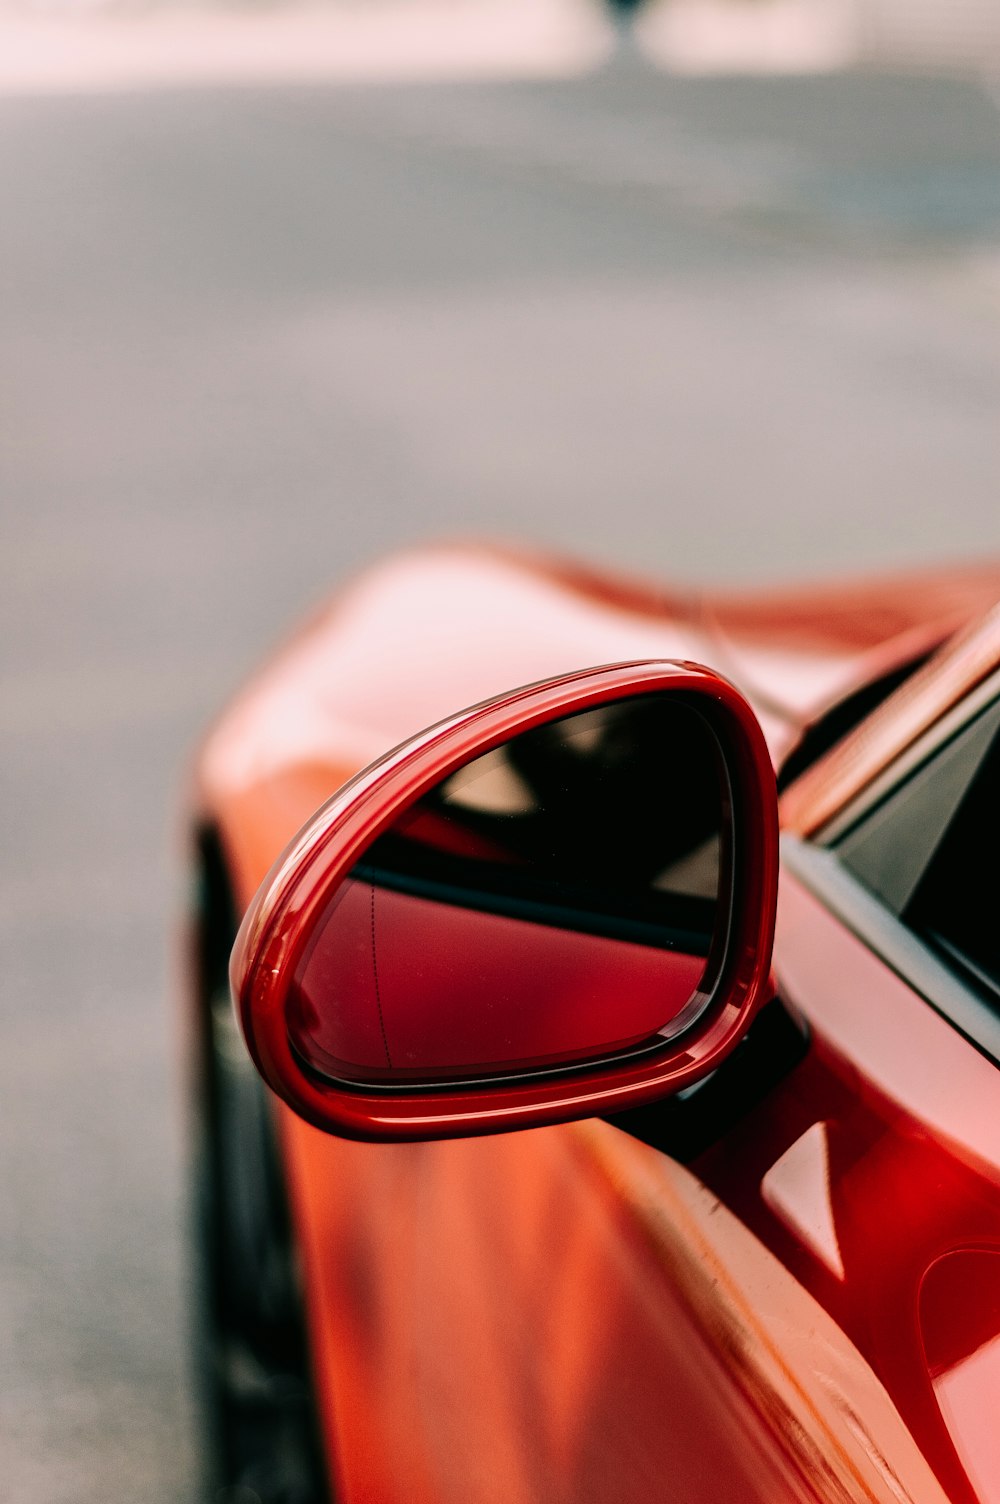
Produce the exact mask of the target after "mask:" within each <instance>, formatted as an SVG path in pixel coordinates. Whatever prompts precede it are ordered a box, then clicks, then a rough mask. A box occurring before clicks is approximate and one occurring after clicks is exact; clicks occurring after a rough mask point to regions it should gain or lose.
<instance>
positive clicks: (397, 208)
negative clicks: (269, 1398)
mask: <svg viewBox="0 0 1000 1504" xmlns="http://www.w3.org/2000/svg"><path fill="white" fill-rule="evenodd" d="M0 206H2V208H0V279H2V280H0V303H2V307H0V331H2V332H0V499H2V507H3V518H4V520H3V530H4V531H3V537H4V547H3V550H2V554H0V611H2V644H3V660H4V661H3V669H2V684H0V705H2V715H3V719H4V744H3V759H2V766H3V779H4V785H5V788H4V797H3V806H2V808H3V841H2V854H0V861H2V873H0V935H2V948H3V978H4V982H3V996H2V1009H3V1013H2V1035H0V1043H2V1048H0V1206H2V1208H3V1216H2V1223H0V1239H2V1243H0V1475H2V1479H3V1482H2V1485H0V1486H2V1491H3V1492H4V1493H5V1495H6V1496H8V1497H10V1498H15V1499H18V1500H23V1501H31V1504H64V1501H66V1504H68V1501H73V1504H88V1501H94V1504H98V1501H99V1504H115V1501H123V1504H124V1501H129V1504H132V1501H135V1500H138V1499H141V1500H143V1501H144V1504H158V1501H163V1504H167V1501H170V1504H176V1501H177V1500H181V1499H186V1498H191V1497H193V1495H194V1476H195V1472H194V1453H193V1443H192V1440H191V1437H192V1434H193V1428H192V1415H191V1411H192V1402H191V1399H190V1390H189V1383H188V1376H187V1368H186V1348H185V1342H186V1338H185V1321H186V1293H185V1282H186V1275H185V1262H184V1253H183V1231H182V1229H183V1219H182V1211H181V1208H182V1181H183V1173H182V1163H183V1155H182V1147H181V1139H182V1134H181V1105H180V1085H179V1071H178V1056H179V1050H178V1043H177V1042H178V1038H179V1032H180V1031H179V1023H178V1019H177V1016H176V1014H177V1009H176V1006H175V998H174V993H175V992H176V988H175V986H174V977H173V968H174V967H175V962H174V961H173V960H172V959H171V955H172V953H171V943H172V935H173V931H174V928H175V926H176V921H177V916H178V915H179V913H180V912H181V910H182V908H183V903H184V874H183V872H182V870H181V864H180V860H179V856H178V853H179V850H180V841H179V836H178V829H179V817H178V810H179V808H180V801H181V794H182V788H183V782H184V770H185V764H186V759H187V758H188V756H189V753H190V749H191V747H192V745H193V743H194V740H195V739H196V737H197V736H198V734H199V730H200V728H202V727H203V726H204V725H205V723H206V721H207V719H208V718H209V717H210V716H211V714H212V713H213V711H214V709H215V708H216V707H217V706H219V705H220V704H221V703H222V702H223V700H224V699H225V697H226V695H227V694H228V693H229V691H230V690H231V689H232V687H233V686H235V685H236V684H237V683H238V682H239V681H240V679H241V678H242V677H243V676H244V675H245V674H246V672H247V671H248V670H249V669H250V667H251V666H252V665H253V663H254V662H255V660H256V659H257V657H258V656H259V654H260V653H261V652H262V651H263V650H265V649H266V648H267V647H268V645H269V644H271V643H272V641H273V640H274V639H275V637H276V636H277V635H278V634H279V633H280V632H281V631H282V630H284V629H285V628H286V626H288V625H289V624H291V623H292V622H293V621H294V620H295V619H296V617H297V616H298V615H299V614H300V613H301V612H302V611H303V610H304V609H305V608H307V607H309V606H310V605H311V604H312V603H314V602H315V601H316V600H318V599H319V598H321V597H322V596H323V595H324V593H326V592H327V591H328V590H329V589H330V588H331V587H333V586H334V585H335V584H336V582H337V581H338V580H339V579H341V578H342V577H343V576H344V575H345V573H347V572H348V571H350V570H352V569H354V568H356V567H357V566H359V565H361V564H362V563H363V562H364V561H365V560H368V559H370V558H372V557H373V556H375V555H377V554H378V553H380V552H381V551H383V550H385V549H388V548H392V547H395V546H397V545H399V544H401V543H404V542H406V541H408V540H412V539H416V538H423V537H425V536H430V535H440V534H449V535H450V534H455V533H477V534H478V533H488V534H499V535H502V536H513V537H518V538H527V539H532V540H536V541H542V542H547V543H552V544H555V545H558V546H559V547H560V548H562V549H570V550H575V551H579V552H581V553H583V554H586V555H590V556H594V557H596V558H598V559H605V560H609V561H613V562H614V563H615V564H619V565H634V566H636V567H637V568H639V569H641V570H642V571H644V572H647V573H649V572H655V573H658V574H661V575H662V576H664V577H667V578H672V579H676V580H681V581H685V582H691V581H697V580H704V581H719V580H726V581H734V582H735V581H738V582H744V583H749V582H752V581H758V580H759V581H766V580H771V579H787V578H789V577H792V576H798V575H800V574H801V573H803V572H806V573H808V574H810V575H820V574H829V573H831V572H836V571H843V570H845V569H849V568H854V567H863V568H865V569H871V568H875V567H884V566H889V565H892V564H904V563H910V562H914V561H926V560H933V559H940V558H945V557H947V558H952V557H970V556H975V555H977V554H980V553H981V552H983V551H986V550H992V551H996V550H997V549H1000V495H998V484H997V483H998V479H1000V454H998V444H1000V423H998V417H1000V340H998V337H997V336H998V325H1000V112H998V108H997V104H996V102H995V100H994V99H993V98H991V97H990V95H989V94H988V93H987V92H986V91H985V90H984V89H980V88H978V87H977V86H975V85H973V84H971V83H963V82H961V81H957V80H954V81H948V80H936V81H935V80H930V79H928V80H923V81H921V80H916V79H913V80H907V79H904V78H895V77H885V76H875V75H867V76H854V77H816V78H812V79H799V80H793V79H786V80H779V79H771V80H768V79H763V78H762V79H756V80H738V79H729V80H725V79H718V80H714V81H709V80H702V81H698V80H694V79H690V80H685V81H682V80H679V79H676V78H674V79H670V78H664V77H658V76H655V75H653V74H652V73H642V72H641V71H638V70H636V71H631V72H630V71H629V70H628V69H625V68H620V69H613V70H611V71H610V72H609V73H607V74H603V75H601V76H598V77H593V78H590V79H587V80H582V81H575V82H538V81H536V82H532V83H524V82H522V83H510V84H499V83H495V84H490V85H486V84H479V85H475V86H473V85H463V84H460V83H453V84H449V85H447V86H435V87H431V86H428V85H420V84H413V85H409V86H406V87H403V86H388V85H387V86H380V87H377V88H376V87H361V86H358V87H348V86H340V87H301V88H284V87H273V88H242V89H236V88H234V89H230V90H223V89H211V88H204V89H201V90H187V91H186V90H182V89H175V90H162V91H159V92H155V93H152V94H141V93H137V94H128V93H120V94H114V95H106V96H102V95H100V94H91V95H89V96H81V97H72V96H68V95H63V96H58V97H57V96H53V97H49V98H45V97H34V98H21V99H13V98H11V99H7V100H3V101H0Z"/></svg>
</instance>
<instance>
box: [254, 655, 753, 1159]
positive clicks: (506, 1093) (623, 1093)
mask: <svg viewBox="0 0 1000 1504" xmlns="http://www.w3.org/2000/svg"><path fill="white" fill-rule="evenodd" d="M650 693H659V694H673V695H680V696H682V697H683V699H684V701H685V702H686V703H689V704H692V705H696V706H697V707H698V709H699V711H700V712H701V714H702V715H704V717H705V718H706V719H707V720H708V722H709V724H710V726H711V727H712V729H713V731H714V732H715V735H716V737H717V739H718V742H719V745H720V748H721V751H722V756H723V760H724V762H725V765H726V769H727V774H728V779H729V787H730V797H731V801H732V819H733V822H734V828H735V832H736V838H735V843H734V844H735V853H734V856H733V872H732V909H731V913H730V918H729V935H728V939H727V943H726V953H725V959H724V962H723V964H722V969H721V974H720V976H719V978H718V981H717V982H716V984H715V986H714V988H713V991H712V993H711V995H710V996H709V997H705V998H699V1000H698V1008H699V1011H698V1013H697V1015H696V1017H693V1018H691V1020H690V1024H689V1027H687V1028H686V1029H685V1031H684V1032H683V1033H682V1034H680V1036H679V1037H678V1038H677V1040H676V1042H667V1043H665V1045H664V1048H663V1049H662V1050H659V1049H657V1050H656V1051H654V1052H650V1053H645V1054H642V1055H632V1056H627V1057H624V1058H622V1059H612V1060H604V1061H601V1060H600V1059H599V1057H598V1058H593V1052H592V1058H591V1059H590V1060H589V1061H588V1062H587V1066H588V1068H587V1069H586V1070H584V1069H576V1068H573V1069H571V1070H567V1071H566V1072H565V1073H559V1074H558V1075H553V1076H548V1075H539V1076H537V1077H534V1078H532V1077H527V1078H523V1079H522V1078H517V1079H510V1080H508V1081H502V1082H500V1081H494V1082H490V1081H489V1079H487V1080H486V1081H485V1082H483V1083H481V1084H475V1085H470V1084H465V1085H462V1084H456V1085H455V1086H453V1087H450V1088H444V1089H442V1088H435V1087H433V1086H428V1085H420V1086H414V1087H413V1088H412V1089H410V1090H408V1091H407V1092H406V1093H405V1095H392V1094H390V1093H387V1092H385V1091H378V1090H373V1089H372V1086H371V1085H370V1084H368V1085H366V1084H364V1083H362V1082H358V1084H356V1085H354V1086H352V1087H351V1088H346V1087H344V1086H342V1085H339V1084H337V1083H336V1082H335V1081H333V1080H329V1079H324V1078H321V1077H319V1076H318V1075H316V1074H315V1073H312V1072H308V1071H306V1070H304V1069H303V1066H302V1064H301V1063H300V1058H299V1056H298V1054H297V1052H296V1050H295V1049H294V1048H293V1044H292V1040H291V1038H290V1036H289V1013H288V1007H289V1001H290V989H292V992H293V997H292V1001H294V986H293V984H294V980H295V978H296V975H297V973H299V968H300V963H301V962H302V960H303V958H304V957H305V956H306V953H307V951H308V948H309V946H310V943H311V942H312V940H313V937H314V935H315V934H316V932H317V927H318V926H320V925H321V923H322V922H323V921H324V919H325V917H326V915H327V910H328V905H329V902H330V898H331V895H333V894H336V893H338V891H339V890H340V888H341V885H342V884H343V882H344V881H345V880H346V879H347V878H348V876H349V874H350V873H351V871H352V869H353V868H354V866H355V864H356V863H357V861H358V860H359V858H360V857H361V856H362V854H363V853H364V852H365V851H366V850H367V849H368V847H369V846H370V845H371V843H372V842H373V841H374V840H375V839H376V838H377V837H378V836H379V835H380V834H382V833H383V832H384V831H385V830H387V829H388V828H389V827H390V826H391V825H393V824H394V822H395V821H396V820H397V819H398V817H399V815H400V814H401V813H402V812H403V811H404V810H406V809H407V808H409V807H410V806H412V805H414V804H415V803H416V801H417V800H419V799H420V798H421V797H422V795H423V794H425V793H426V792H427V791H428V790H430V789H432V788H434V787H436V786H437V785H438V784H440V783H441V781H442V780H443V779H445V778H447V777H448V776H449V775H451V774H452V773H454V772H455V771H456V769H458V768H460V767H463V766H464V765H465V764H467V763H468V762H470V761H471V760H472V759H473V758H475V757H478V756H481V755H482V754H483V753H485V752H487V751H489V750H491V749H492V748H494V747H497V746H499V745H501V744H502V743H504V742H506V741H508V740H509V739H510V738H511V736H513V735H514V734H515V733H520V732H524V731H527V730H530V729H531V728H533V727H535V726H539V725H542V724H543V723H546V722H549V721H552V720H555V719H557V718H559V717H560V716H563V715H568V714H570V713H574V712H579V711H583V710H588V709H592V708H595V707H597V706H604V705H608V704H611V703H614V702H616V701H621V700H624V699H630V698H633V697H635V696H637V695H641V694H650ZM678 793H679V797H681V798H683V790H680V791H678ZM776 884H777V818H776V803H775V795H774V779H773V772H772V770H771V766H770V762H769V759H768V756H767V750H766V747H765V745H764V741H763V738H762V736H761V734H760V731H759V728H758V726H757V723H756V720H755V719H754V716H753V714H752V712H751V711H750V709H749V707H748V705H747V704H746V701H745V700H744V699H743V698H742V696H741V695H740V694H739V693H738V692H737V691H736V690H734V689H733V688H732V686H731V685H729V684H728V683H727V682H726V681H725V680H723V679H720V678H719V677H718V676H717V675H715V674H713V673H711V672H709V671H707V670H704V669H700V668H698V667H696V666H692V665H690V664H678V663H663V662H657V661H654V662H646V663H631V664H623V665H612V666H609V667H606V668H600V669H588V670H584V671H582V672H578V673H574V674H569V675H564V676H561V677H560V678H558V679H555V680H549V681H545V682H543V683H542V684H538V685H533V686H529V687H528V688H526V689H522V690H519V691H517V692H515V693H512V694H507V695H503V696H501V697H499V698H498V699H496V700H493V701H490V702H487V703H486V704H484V705H479V706H475V707H473V708H472V709H471V710H468V711H465V712H463V713H462V714H460V715H458V716H454V717H452V718H451V719H449V720H447V721H445V722H444V723H442V724H440V725H438V726H435V727H432V728H431V729H430V730H429V731H426V732H424V733H422V734H421V735H419V736H417V737H416V738H414V739H413V740H412V741H411V742H409V743H406V744H404V745H403V746H402V747H400V748H397V749H396V750H395V751H394V752H392V753H389V754H387V755H386V756H385V757H384V758H382V759H380V760H379V761H377V762H376V763H374V764H373V765H372V766H371V767H370V768H368V769H366V770H365V771H364V772H362V773H361V774H359V775H358V776H357V777H356V778H355V779H353V780H351V781H350V782H349V783H348V784H346V785H345V786H344V788H343V789H342V790H341V792H340V793H339V794H337V795H335V796H334V798H333V799H332V800H330V801H329V803H328V804H326V805H325V806H324V807H323V808H322V809H321V810H320V811H319V812H318V813H317V815H316V816H315V817H314V818H313V819H312V820H311V821H310V822H309V823H308V824H307V825H306V827H305V828H304V829H303V830H302V831H301V832H300V834H299V835H298V836H297V837H296V838H295V840H294V841H293V842H292V843H291V844H290V846H289V847H288V848H287V849H286V851H285V852H284V853H283V855H282V856H281V857H280V858H279V859H278V861H277V863H276V864H275V866H274V867H273V869H272V871H271V873H270V874H269V876H268V878H267V880H266V881H265V883H264V884H263V885H262V886H261V888H260V890H259V892H258V894H257V896H256V898H255V899H254V901H253V903H252V904H251V905H250V908H249V909H248V911H247V914H246V917H245V918H244V921H243V924H242V926H241V928H240V933H239V936H238V938H237V942H236V946H235V947H234V950H233V959H232V965H231V977H232V985H233V995H234V997H235V998H236V999H237V1002H238V1008H239V1013H240V1019H241V1023H242V1027H243V1032H244V1037H245V1039H246V1042H247V1046H248V1048H249V1050H250V1053H251V1055H252V1056H253V1059H254V1061H255V1063H256V1065H257V1067H258V1069H259V1070H260V1072H261V1074H262V1075H263V1077H264V1079H265V1080H266V1081H267V1082H268V1084H269V1085H270V1086H271V1087H272V1089H273V1090H275V1091H276V1092H277V1093H278V1095H279V1096H281V1097H282V1098H283V1099H284V1100H285V1101H286V1102H288V1103H289V1104H290V1105H291V1106H292V1107H293V1108H294V1109H295V1111H296V1112H297V1113H299V1114H300V1115H301V1116H302V1117H304V1118H306V1119H307V1120H308V1121H309V1122H312V1123H314V1124H316V1125H317V1126H318V1127H322V1128H326V1129H327V1130H328V1131H333V1132H336V1133H338V1134H341V1135H343V1136H345V1137H349V1138H365V1139H407V1138H414V1137H417V1138H431V1137H454V1136H464V1135H468V1134H481V1133H489V1132H496V1131H498V1130H500V1129H504V1130H508V1129H513V1128H518V1127H530V1126H535V1125H539V1124H542V1123H552V1122H561V1121H564V1120H565V1119H567V1118H571V1117H579V1116H581V1115H586V1114H588V1113H594V1112H598V1111H602V1110H603V1111H608V1110H612V1109H613V1108H618V1109H621V1108H624V1107H627V1106H632V1105H639V1104H641V1103H643V1102H646V1101H650V1100H653V1099H655V1098H656V1097H658V1096H662V1095H664V1094H665V1093H667V1092H670V1091H676V1090H679V1089H681V1088H682V1087H684V1086H685V1085H688V1084H690V1083H691V1082H692V1081H695V1080H698V1079H700V1078H701V1077H702V1076H704V1075H707V1074H709V1073H710V1072H711V1071H712V1070H714V1069H715V1068H716V1066H717V1065H718V1064H719V1063H720V1061H721V1060H722V1059H724V1058H725V1056H726V1054H727V1053H728V1052H729V1051H730V1050H731V1049H732V1048H733V1046H734V1045H735V1044H736V1043H737V1041H738V1040H739V1039H740V1037H741V1036H742V1035H743V1034H744V1033H745V1031H746V1029H747V1027H748V1025H749V1023H750V1020H751V1019H752V1017H753V1015H754V1013H755V1011H756V1010H757V1008H758V1006H759V1005H760V1003H761V1002H762V1001H763V999H764V996H765V995H766V987H767V981H768V967H769V961H770V952H771V938H772V935H773V924H774V904H775V894H776ZM696 996H697V995H696ZM368 1018H369V1020H371V1019H372V1015H371V1013H369V1014H368ZM293 1021H295V1022H298V1024H299V1027H300V1040H301V1039H302V1038H303V1035H302V1032H301V1010H300V1014H299V1018H298V1019H297V1020H293ZM685 1021H687V1018H686V1016H685ZM670 1022H671V1020H670V1019H669V1018H668V1017H666V1016H661V1018H660V1023H659V1025H658V1028H662V1027H663V1026H664V1025H669V1023H670ZM665 1033H666V1034H667V1036H668V1038H669V1030H666V1031H665ZM305 1038H306V1042H307V1043H308V1040H309V1036H308V1034H307V1035H306V1036H305ZM356 1042H357V1043H358V1045H359V1052H360V1053H365V1052H368V1054H369V1056H370V1050H371V1046H372V1044H373V1043H374V1029H373V1027H369V1028H368V1030H367V1036H366V1038H365V1039H364V1040H360V1041H356ZM353 1043H355V1041H353V1040H352V1044H353ZM387 1048H388V1047H387ZM355 1064H361V1062H355Z"/></svg>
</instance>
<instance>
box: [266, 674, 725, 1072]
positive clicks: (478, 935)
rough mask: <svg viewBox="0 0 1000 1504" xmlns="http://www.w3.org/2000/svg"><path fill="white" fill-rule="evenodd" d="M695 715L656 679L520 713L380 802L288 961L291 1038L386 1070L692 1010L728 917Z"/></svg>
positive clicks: (333, 1068)
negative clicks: (431, 778)
mask: <svg viewBox="0 0 1000 1504" xmlns="http://www.w3.org/2000/svg"><path fill="white" fill-rule="evenodd" d="M728 811H729V796H728V784H727V780H726V773H725V766H724V761H723V757H722V754H721V750H720V748H719V745H718V742H717V739H716V737H715V734H714V732H713V731H712V729H711V727H710V726H709V724H708V722H707V721H706V720H705V718H704V717H703V716H702V714H701V713H700V712H699V711H698V710H697V709H695V708H694V706H693V705H691V704H690V703H688V702H686V701H685V699H684V697H683V696H682V695H679V694H678V693H677V692H676V691H675V692H672V693H669V694H648V695H643V696H637V697H634V698H629V699H621V700H616V701H615V702H613V703H611V704H608V705H604V706H601V707H599V708H597V709H593V710H587V711H584V712H581V713H577V714H574V715H569V716H566V717H564V718H562V719H560V720H554V721H550V722H548V723H547V724H545V725H542V726H539V727H535V728H533V729H532V730H530V731H528V732H524V733H521V734H519V735H517V736H515V737H514V738H512V739H511V740H510V741H508V742H506V743H504V744H503V745H502V746H500V747H497V748H495V749H494V750H493V751H490V752H488V753H486V754H485V755H483V756H481V757H478V758H476V759H475V760H474V761H472V762H470V763H468V764H467V765H466V766H465V767H463V768H461V769H460V770H459V771H458V772H456V773H453V774H452V775H451V776H450V777H448V778H447V779H446V780H444V782H442V783H441V784H439V785H438V786H437V787H436V788H435V789H433V790H432V791H431V792H430V793H428V794H426V795H425V796H424V797H423V798H421V799H420V800H419V801H418V802H417V803H416V804H414V805H412V806H411V807H410V808H409V809H407V810H406V812H405V813H404V814H403V815H402V816H400V817H399V818H398V819H397V821H396V823H395V824H394V825H393V826H391V827H390V829H389V830H388V831H387V832H386V833H384V834H383V835H382V836H381V837H380V838H379V839H378V840H377V841H376V842H375V843H374V844H373V845H372V846H371V847H370V848H369V850H368V851H367V852H366V853H365V855H364V857H363V859H362V860H361V861H360V862H359V863H358V864H357V865H356V866H355V868H354V869H353V871H352V873H351V875H350V877H349V878H348V879H347V880H346V881H345V882H344V883H343V884H342V885H341V887H340V889H339V890H338V891H337V892H336V893H335V894H333V895H332V898H331V901H330V904H329V906H328V908H327V910H326V913H325V914H324V917H323V919H322V921H321V923H320V924H319V925H318V926H317V929H316V932H315V934H314V936H313V939H312V942H311V944H310V946H309V947H308V948H307V950H306V952H305V953H304V955H303V957H302V959H301V960H300V962H299V964H298V967H297V969H296V973H295V976H294V978H293V982H292V988H291V993H290V1006H289V1014H288V1017H289V1027H290V1032H291V1038H292V1043H293V1046H294V1048H295V1049H296V1051H297V1053H298V1054H299V1056H300V1057H301V1059H302V1060H303V1061H304V1062H305V1064H306V1065H308V1066H310V1067H311V1068H312V1069H313V1070H315V1071H317V1072H319V1073H320V1074H322V1075H325V1076H328V1077H331V1078H334V1079H339V1080H345V1081H355V1082H362V1081H363V1082H365V1083H366V1084H379V1083H381V1084H384V1085H390V1084H398V1085H406V1084H407V1082H411V1083H412V1084H414V1085H415V1084H417V1083H418V1082H419V1083H427V1082H432V1081H448V1080H459V1079H462V1078H465V1079H477V1078H478V1079H481V1078H483V1077H484V1076H491V1075H492V1076H502V1075H512V1074H517V1073H519V1072H523V1071H537V1070H543V1069H558V1068H560V1067H564V1066H569V1065H572V1064H573V1062H574V1061H580V1060H583V1059H587V1060H594V1059H598V1058H600V1057H602V1056H611V1055H616V1054H620V1053H621V1052H623V1051H631V1050H639V1049H648V1048H655V1047H657V1046H658V1045H662V1044H663V1042H664V1041H665V1040H667V1039H671V1038H673V1037H675V1036H676V1035H677V1034H678V1033H680V1032H681V1031H682V1030H683V1028H684V1027H686V1025H687V1024H688V1023H689V1022H691V1021H693V1018H694V1017H695V1016H696V1015H697V1014H698V1013H699V1012H700V1011H701V1008H702V1006H703V1005H704V1002H705V1000H706V995H707V994H708V993H709V992H710V990H711V986H712V985H713V984H714V971H715V969H716V965H717V958H718V956H719V955H720V954H721V951H722V949H723V948H724V939H725V934H724V932H725V928H726V925H727V923H728V917H729V909H730V902H729V891H728V889H729V879H728V876H727V875H726V874H727V873H728V870H729V861H728V844H729V841H728V837H729V819H728Z"/></svg>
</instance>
